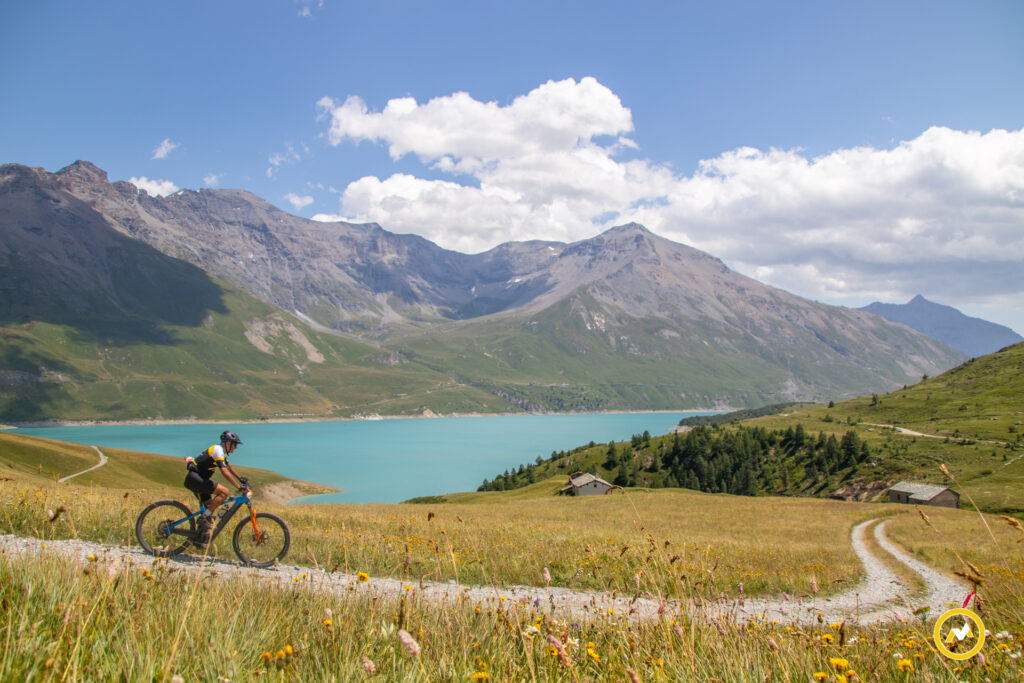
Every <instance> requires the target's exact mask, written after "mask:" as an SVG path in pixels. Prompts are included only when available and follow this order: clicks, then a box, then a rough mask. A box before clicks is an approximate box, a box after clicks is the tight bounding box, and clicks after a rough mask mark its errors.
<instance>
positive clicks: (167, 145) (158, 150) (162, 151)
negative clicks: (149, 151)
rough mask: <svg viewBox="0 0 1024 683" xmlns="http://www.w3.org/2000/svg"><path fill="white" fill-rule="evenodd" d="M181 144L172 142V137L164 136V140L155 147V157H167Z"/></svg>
mask: <svg viewBox="0 0 1024 683" xmlns="http://www.w3.org/2000/svg"><path fill="white" fill-rule="evenodd" d="M179 146H180V145H178V143H176V142H172V141H171V139H170V138H164V141H163V142H161V143H160V144H159V145H157V146H156V147H154V148H153V157H152V158H153V159H166V158H167V155H168V154H170V153H171V152H173V151H174V150H176V149H177V148H178V147H179Z"/></svg>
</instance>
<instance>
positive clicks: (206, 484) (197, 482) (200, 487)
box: [185, 472, 217, 505]
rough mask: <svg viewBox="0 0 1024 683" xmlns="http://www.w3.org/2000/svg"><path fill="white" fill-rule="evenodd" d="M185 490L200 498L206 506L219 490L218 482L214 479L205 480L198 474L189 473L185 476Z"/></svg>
mask: <svg viewBox="0 0 1024 683" xmlns="http://www.w3.org/2000/svg"><path fill="white" fill-rule="evenodd" d="M185 488H187V489H188V490H189V491H191V492H192V493H194V494H196V495H197V496H199V502H200V503H203V504H204V505H205V504H206V501H208V500H210V497H211V496H212V495H213V492H214V491H216V490H217V482H215V481H214V480H213V479H203V478H202V477H201V476H200V475H199V473H198V472H189V473H188V475H186V476H185Z"/></svg>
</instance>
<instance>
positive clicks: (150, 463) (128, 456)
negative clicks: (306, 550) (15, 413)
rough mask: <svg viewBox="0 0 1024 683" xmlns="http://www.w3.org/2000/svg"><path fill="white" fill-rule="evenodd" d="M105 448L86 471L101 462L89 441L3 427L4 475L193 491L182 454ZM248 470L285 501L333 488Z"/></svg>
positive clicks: (73, 486) (25, 480) (0, 464)
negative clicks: (187, 481) (103, 460)
mask: <svg viewBox="0 0 1024 683" xmlns="http://www.w3.org/2000/svg"><path fill="white" fill-rule="evenodd" d="M102 452H103V455H105V456H106V458H107V462H106V464H104V465H103V466H101V467H99V468H97V469H94V470H92V471H91V472H85V470H88V469H89V468H91V467H93V466H94V465H96V464H97V463H98V462H99V455H98V453H97V452H96V450H95V449H93V448H92V447H90V446H83V445H80V444H75V443H67V442H64V441H55V440H53V439H42V438H39V437H34V436H25V435H23V434H15V433H8V432H3V431H0V480H2V481H7V482H12V483H13V484H14V485H15V486H18V487H22V486H25V485H30V486H45V485H52V484H53V483H54V482H56V481H57V480H59V479H62V478H64V477H68V476H69V475H73V474H76V473H78V472H85V473H84V474H80V475H78V476H75V477H73V478H71V479H68V483H66V484H64V485H63V486H65V487H67V489H68V490H69V491H74V490H80V488H82V487H98V488H100V489H103V488H112V489H132V490H133V491H135V492H137V493H139V494H140V495H142V496H145V495H147V494H149V495H152V496H153V497H156V496H163V495H170V496H171V497H177V498H180V499H182V500H187V498H188V496H189V495H190V494H188V492H187V491H185V489H184V488H183V487H182V481H184V479H185V468H184V462H183V460H182V459H181V458H175V457H171V456H167V455H157V454H154V453H142V452H139V451H129V450H123V449H119V448H103V450H102ZM244 474H245V476H246V477H248V478H249V481H250V482H251V483H252V485H253V487H254V488H256V489H257V490H259V491H264V492H267V494H268V496H269V497H270V498H273V499H276V500H279V501H280V502H282V503H283V502H285V501H286V500H287V499H288V498H291V497H293V496H296V495H306V494H313V493H325V492H329V491H333V490H334V489H331V488H330V487H328V486H323V485H321V484H314V483H310V482H303V481H298V480H295V479H290V478H288V477H285V476H282V475H280V474H277V473H276V472H270V471H268V470H261V469H256V468H252V467H246V468H244Z"/></svg>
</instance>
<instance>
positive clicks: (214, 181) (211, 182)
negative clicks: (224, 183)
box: [203, 173, 224, 187]
mask: <svg viewBox="0 0 1024 683" xmlns="http://www.w3.org/2000/svg"><path fill="white" fill-rule="evenodd" d="M223 177H224V174H223V173H208V174H206V175H205V176H203V184H204V185H205V186H206V187H217V186H218V185H220V181H221V178H223Z"/></svg>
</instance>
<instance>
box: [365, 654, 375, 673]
mask: <svg viewBox="0 0 1024 683" xmlns="http://www.w3.org/2000/svg"><path fill="white" fill-rule="evenodd" d="M363 668H364V669H366V673H368V674H372V673H373V672H374V671H376V670H377V665H376V664H374V663H373V660H372V659H370V658H369V657H367V656H366V655H363Z"/></svg>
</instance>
